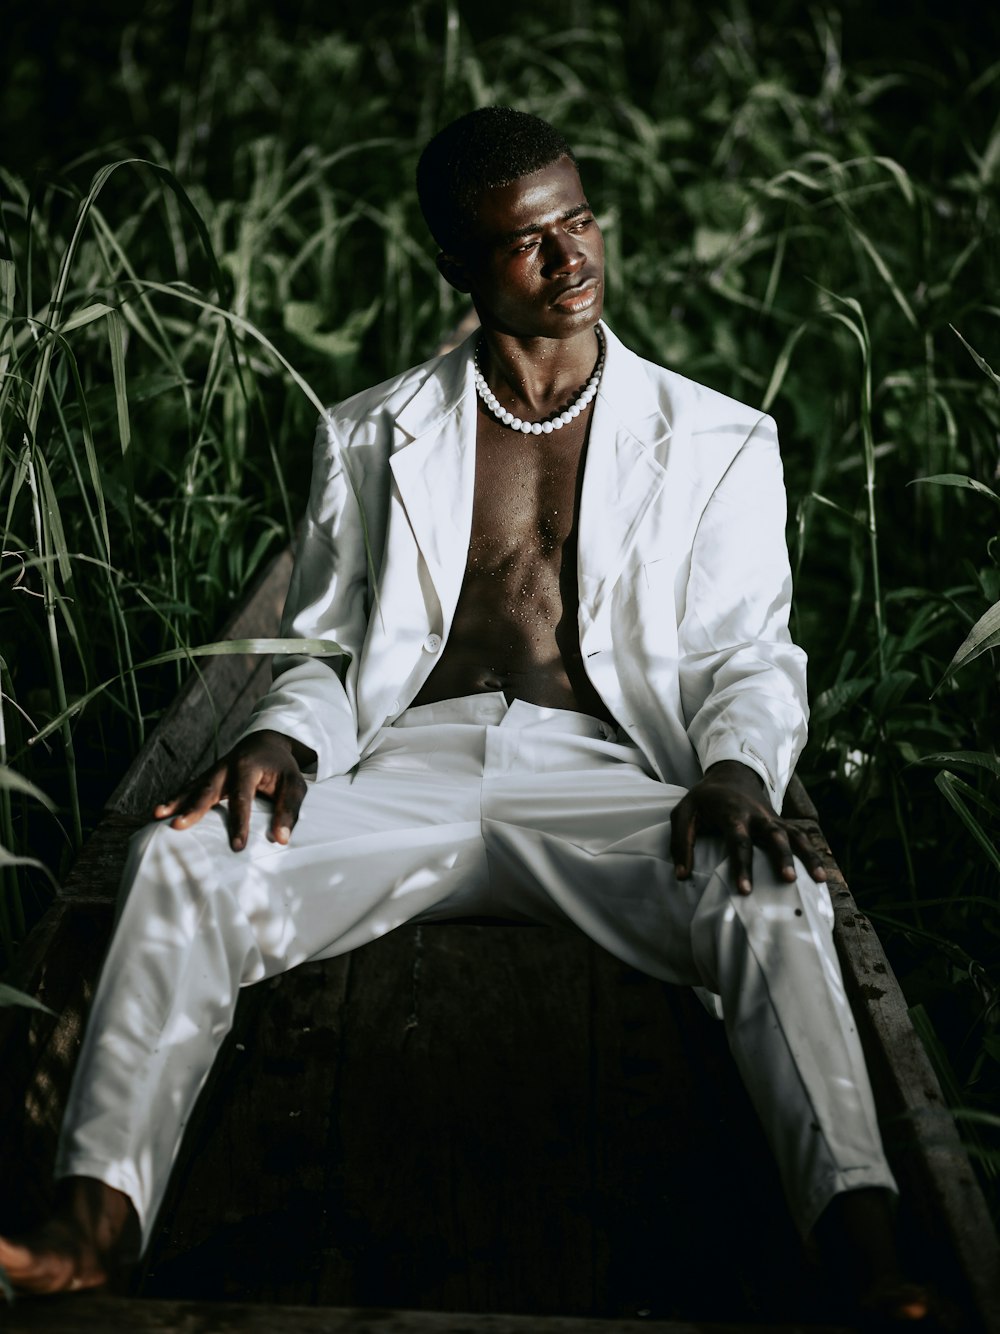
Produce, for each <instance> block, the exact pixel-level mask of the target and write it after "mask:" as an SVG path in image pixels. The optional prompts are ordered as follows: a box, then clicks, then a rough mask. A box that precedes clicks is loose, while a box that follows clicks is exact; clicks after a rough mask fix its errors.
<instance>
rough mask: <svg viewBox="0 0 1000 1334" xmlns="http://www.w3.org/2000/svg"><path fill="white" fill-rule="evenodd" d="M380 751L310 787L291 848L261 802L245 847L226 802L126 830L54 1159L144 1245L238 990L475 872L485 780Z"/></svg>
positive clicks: (479, 874)
mask: <svg viewBox="0 0 1000 1334" xmlns="http://www.w3.org/2000/svg"><path fill="white" fill-rule="evenodd" d="M467 749H468V747H467ZM471 750H472V753H471V754H470V755H469V756H468V757H467V763H466V767H467V768H469V770H470V771H471V772H472V773H473V774H474V773H475V770H476V767H477V761H476V757H475V754H474V751H475V746H474V744H473V745H472V747H471ZM394 760H395V765H394V764H393V761H394ZM381 763H382V771H381V772H380V774H379V778H378V779H377V780H375V779H373V778H372V777H371V776H365V775H357V776H355V778H354V779H353V780H352V779H351V778H342V779H331V780H329V781H328V782H326V783H323V784H314V785H313V786H312V788H311V790H310V792H309V793H308V795H307V797H306V801H305V803H304V805H303V810H302V816H301V818H300V821H299V824H298V825H297V826H296V829H295V831H294V834H293V838H292V841H291V843H290V844H289V846H288V847H281V846H280V845H277V844H272V843H270V842H268V840H267V838H266V833H265V831H266V829H267V824H268V820H269V816H270V809H269V807H268V806H266V805H264V804H257V805H255V809H254V813H253V819H252V824H251V837H250V841H249V843H248V846H247V848H246V850H245V851H243V852H241V853H233V852H232V851H231V850H230V848H229V846H228V841H227V837H226V832H225V825H224V816H223V813H222V812H221V811H215V812H212V813H211V814H210V815H208V816H207V817H206V818H205V819H204V820H202V821H201V822H200V823H199V824H198V825H196V826H194V827H193V828H191V829H189V830H186V831H183V832H179V831H176V830H173V829H171V828H170V827H169V826H168V825H165V824H161V825H154V826H151V827H149V828H148V829H146V830H144V831H142V832H141V833H140V834H139V835H138V836H137V837H136V839H135V840H134V841H133V845H132V849H131V854H130V858H129V865H128V867H127V870H126V876H125V882H124V885H123V897H122V900H121V909H120V914H119V919H118V922H117V926H116V930H115V933H114V936H113V939H112V942H111V945H110V948H109V952H108V956H107V959H106V961H105V965H104V968H103V972H102V976H101V981H100V985H99V987H98V990H97V993H96V996H95V999H94V1003H93V1006H92V1009H91V1015H90V1018H89V1021H88V1025H87V1030H86V1034H85V1038H84V1043H83V1047H82V1050H81V1053H80V1057H79V1060H78V1063H77V1069H76V1073H75V1076H74V1080H73V1084H72V1087H71V1091H70V1096H69V1101H68V1105H67V1110H66V1116H65V1118H64V1123H63V1132H62V1136H61V1140H60V1146H59V1151H58V1155H57V1164H56V1172H57V1175H58V1176H71V1175H72V1176H90V1177H95V1178H97V1179H98V1180H101V1181H104V1182H106V1183H107V1184H108V1185H111V1186H113V1187H115V1188H116V1189H118V1190H121V1191H123V1192H124V1193H125V1194H126V1195H128V1196H129V1198H130V1200H131V1201H132V1203H133V1204H134V1206H135V1208H136V1211H137V1213H138V1215H139V1220H140V1225H141V1229H142V1244H143V1247H145V1245H146V1243H147V1242H148V1239H149V1234H150V1228H151V1225H152V1222H153V1219H154V1218H155V1215H156V1211H157V1208H158V1207H159V1204H160V1202H161V1200H162V1196H163V1191H164V1189H165V1187H166V1183H167V1179H168V1177H169V1172H170V1167H171V1164H172V1162H173V1159H174V1157H175V1154H176V1151H177V1148H178V1146H179V1143H180V1139H181V1136H182V1133H183V1130H184V1126H185V1124H186V1122H187V1120H188V1118H189V1116H190V1114H191V1111H192V1109H193V1106H194V1103H195V1100H196V1098H197V1095H198V1092H199V1090H200V1089H201V1087H202V1085H203V1083H204V1080H205V1078H206V1076H207V1074H208V1071H209V1069H210V1067H211V1065H212V1062H213V1061H214V1059H215V1056H216V1054H217V1052H218V1049H219V1047H220V1045H221V1043H222V1041H223V1039H224V1037H225V1035H226V1033H227V1032H228V1031H229V1029H230V1027H231V1025H232V1019H233V1013H234V1011H235V1007H236V1001H237V997H238V992H239V988H240V987H241V986H242V985H245V984H248V983H252V982H256V981H259V980H260V979H262V978H264V977H267V976H270V975H272V974H274V973H278V972H281V971H283V970H285V969H288V968H291V967H294V966H295V965H296V964H298V963H301V962H304V961H305V960H308V959H311V958H319V957H325V956H330V955H333V954H339V953H343V952H344V951H346V950H349V949H351V948H354V947H355V946H356V945H359V944H363V943H364V942H366V941H370V940H373V939H375V938H377V937H378V936H379V935H381V934H384V933H385V932H387V931H390V930H392V929H393V928H394V927H396V926H398V925H400V924H401V923H403V922H405V921H407V920H409V919H410V918H412V917H414V916H416V915H419V914H420V913H421V912H422V911H424V910H426V909H428V908H430V907H432V906H433V905H434V904H435V903H437V902H439V901H440V900H441V899H444V898H448V897H449V896H453V895H455V894H456V893H465V894H466V895H469V894H471V893H473V892H474V891H475V889H476V887H477V886H481V885H482V884H483V883H484V879H485V858H484V854H483V849H482V837H481V829H480V821H479V792H478V784H477V783H475V782H473V783H471V784H470V783H468V782H467V781H465V779H464V777H462V778H461V781H458V780H456V779H455V778H454V777H448V776H442V775H441V774H440V773H438V772H435V771H434V769H433V768H432V767H429V766H428V765H427V763H426V762H423V761H421V759H420V757H419V756H418V755H414V754H413V753H412V747H411V753H410V755H409V757H408V758H407V757H406V756H393V755H392V754H390V755H388V756H387V757H383V759H382V761H381ZM407 764H409V765H410V769H411V770H413V769H414V766H415V772H411V771H408V770H407V767H406V766H407ZM458 767H459V768H461V767H462V766H461V764H460V765H459V766H458ZM479 768H480V770H481V764H480V765H479ZM418 777H419V781H415V779H417V778H418Z"/></svg>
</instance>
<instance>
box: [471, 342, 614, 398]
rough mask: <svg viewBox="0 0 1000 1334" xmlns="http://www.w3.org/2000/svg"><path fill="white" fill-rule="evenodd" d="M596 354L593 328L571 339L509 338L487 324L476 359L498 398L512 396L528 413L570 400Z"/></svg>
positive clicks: (590, 367)
mask: <svg viewBox="0 0 1000 1334" xmlns="http://www.w3.org/2000/svg"><path fill="white" fill-rule="evenodd" d="M599 353H600V344H599V342H598V338H597V334H596V333H595V331H594V330H593V329H586V330H584V331H583V332H582V333H580V334H578V335H576V336H575V337H573V338H563V339H560V338H527V339H525V338H515V337H512V336H511V335H509V334H503V333H497V332H496V331H495V330H492V329H487V330H484V331H483V333H482V342H481V343H480V352H479V364H480V367H481V369H482V372H483V374H484V375H485V377H486V380H487V382H488V384H489V386H490V388H491V389H492V390H493V392H494V393H495V394H496V395H497V397H498V398H499V399H500V400H501V402H503V401H505V400H506V399H508V398H510V397H511V396H513V399H514V400H516V402H517V403H518V404H519V405H520V406H523V407H524V408H525V409H526V410H527V412H528V414H529V415H530V416H531V417H532V418H541V417H544V416H546V415H548V414H549V413H551V412H554V411H555V410H556V409H557V408H558V407H560V406H562V405H563V404H565V402H566V401H567V400H568V399H572V398H573V397H575V395H576V394H577V393H578V392H579V389H580V386H581V385H583V384H584V383H585V382H586V381H587V380H588V379H589V377H590V375H591V374H592V372H593V370H594V367H595V365H596V364H597V358H598V355H599Z"/></svg>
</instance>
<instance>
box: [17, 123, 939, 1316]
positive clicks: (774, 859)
mask: <svg viewBox="0 0 1000 1334" xmlns="http://www.w3.org/2000/svg"><path fill="white" fill-rule="evenodd" d="M418 190H419V193H420V199H421V205H422V208H423V210H424V213H425V216H426V218H427V221H428V223H429V225H430V228H431V230H432V232H433V234H434V236H435V239H436V240H437V242H438V244H439V246H440V248H441V254H440V256H439V260H438V263H439V267H440V270H441V272H442V274H443V275H444V276H445V278H447V280H448V281H449V282H450V283H452V284H453V286H455V287H456V288H457V289H458V290H460V291H462V292H466V293H468V294H469V295H470V297H471V299H472V301H473V302H474V304H475V307H476V310H477V312H478V315H479V319H480V322H481V326H482V332H481V334H480V335H478V336H474V337H473V338H472V339H470V340H469V341H468V342H467V343H466V344H464V345H463V346H462V347H460V348H458V349H456V350H455V351H454V352H452V353H450V354H448V355H447V356H445V357H444V358H438V359H435V360H434V361H432V362H429V363H427V364H426V365H423V366H419V367H416V368H415V369H412V370H410V371H407V372H405V373H404V374H402V375H400V376H398V377H396V378H395V379H394V380H391V381H389V382H387V383H386V384H383V385H380V386H378V387H377V388H375V389H372V390H369V391H367V392H365V393H363V394H360V395H358V396H356V397H355V398H353V399H351V400H349V401H348V402H347V403H344V404H342V405H340V406H339V407H338V408H335V409H334V410H332V411H331V412H330V414H329V415H328V416H327V417H326V418H325V419H324V420H323V421H322V422H321V424H320V429H319V433H318V436H317V445H316V452H315V459H314V477H313V487H312V492H311V497H310V502H309V511H308V518H307V526H306V530H305V534H304V536H303V539H302V544H301V549H300V552H299V556H298V560H297V564H296V570H295V575H294V578H293V583H292V587H291V590H290V593H289V599H288V606H287V609H286V623H285V633H288V634H292V635H301V636H308V637H314V638H315V637H319V638H325V639H330V640H335V641H336V642H337V643H338V645H340V647H341V649H342V652H341V653H340V654H339V655H336V656H332V657H329V658H323V659H320V658H295V659H290V660H288V661H287V662H286V663H284V664H283V665H282V670H281V671H280V674H279V675H278V676H277V679H276V681H275V683H274V686H273V687H272V689H271V692H270V693H269V694H268V695H267V696H266V697H265V699H264V701H263V702H262V704H261V706H260V707H259V709H258V711H257V713H256V715H255V717H254V719H253V720H252V722H251V724H250V727H249V728H248V730H247V732H246V734H245V735H244V737H243V739H242V740H241V741H240V742H239V743H238V745H237V746H236V747H235V748H234V749H233V750H232V751H231V752H230V753H229V755H228V756H226V757H224V759H223V760H222V761H221V762H220V764H219V765H218V766H217V767H216V768H215V769H214V770H213V771H211V772H210V773H208V774H206V775H203V776H202V778H201V779H199V780H197V781H195V782H194V783H193V784H192V786H191V787H190V789H189V790H188V791H186V792H185V793H183V794H182V795H181V796H179V797H178V798H176V799H174V800H172V801H169V802H167V803H165V804H164V805H162V806H160V807H158V808H157V811H156V815H157V816H158V817H159V818H160V823H159V824H158V825H154V826H151V827H150V829H149V830H147V831H145V832H144V833H143V834H142V835H140V836H139V837H138V838H137V840H136V842H135V844H134V846H133V851H132V856H131V861H130V865H129V867H128V869H127V872H126V879H125V883H126V890H125V893H124V897H123V906H122V909H121V914H120V920H119V923H118V927H117V931H116V935H115V939H114V941H113V943H112V946H111V950H110V954H109V960H108V963H107V966H106V969H105V974H104V979H103V981H102V984H101V987H100V989H99V991H98V994H97V996H96V998H95V1002H94V1007H93V1012H92V1015H91V1020H90V1026H89V1030H88V1036H87V1039H86V1042H85V1045H84V1050H83V1052H82V1054H81V1059H80V1063H79V1067H78V1071H77V1076H76V1079H75V1082H74V1087H73V1091H72V1093H71V1097H70V1102H69V1107H68V1110H67V1116H66V1123H65V1127H64V1132H63V1138H62V1143H61V1148H60V1155H59V1163H58V1171H59V1174H60V1175H61V1176H62V1177H63V1178H64V1180H63V1182H62V1186H61V1204H60V1208H59V1212H58V1214H57V1216H56V1217H55V1218H54V1219H53V1220H52V1221H51V1222H50V1223H48V1224H47V1225H46V1226H45V1227H44V1228H43V1229H41V1230H40V1232H39V1233H37V1234H36V1235H35V1236H34V1237H32V1238H28V1239H27V1240H26V1241H25V1242H22V1243H20V1244H17V1245H15V1244H13V1243H0V1263H2V1264H4V1265H5V1266H6V1268H7V1270H8V1272H9V1274H10V1276H11V1278H12V1280H13V1281H14V1282H15V1283H17V1284H19V1285H20V1286H22V1287H24V1288H28V1289H32V1290H36V1291H52V1290H56V1289H60V1288H79V1287H87V1286H94V1285H96V1284H98V1283H100V1282H102V1281H103V1280H104V1278H105V1276H106V1273H107V1271H108V1268H109V1266H110V1265H111V1263H112V1262H113V1261H114V1260H115V1259H116V1258H117V1257H119V1256H120V1255H121V1254H122V1253H123V1252H124V1251H125V1250H126V1249H127V1248H128V1246H129V1245H130V1244H133V1245H134V1242H135V1239H136V1238H137V1237H141V1239H142V1241H145V1239H146V1238H147V1237H148V1235H149V1231H150V1228H151V1226H152V1223H153V1220H154V1217H155V1214H156V1209H157V1207H158V1204H159V1202H160V1199H161V1198H162V1193H163V1190H164V1187H165V1185H166V1180H167V1176H168V1173H169V1169H170V1164H171V1162H172V1159H173V1156H174V1153H175V1152H176V1148H177V1145H178V1142H179V1139H180V1136H181V1133H182V1131H183V1127H184V1124H185V1121H186V1118H187V1116H188V1114H189V1112H190V1109H191V1107H192V1105H193V1102H194V1099H195V1097H196V1095H197V1093H198V1090H199V1088H200V1087H201V1084H202V1082H203V1080H204V1078H205V1075H206V1073H207V1071H208V1069H209V1067H210V1065H211V1063H212V1060H213V1059H214V1056H215V1053H216V1051H217V1050H218V1047H219V1044H220V1043H221V1041H222V1039H223V1037H224V1035H225V1033H226V1032H227V1031H228V1028H229V1026H230V1023H231V1019H232V1014H233V1010H234V1008H235V1003H236V997H237V993H238V989H239V987H240V986H241V985H245V984H247V983H250V982H253V981H257V980H259V979H261V978H263V977H266V976H269V975H272V974H274V973H276V972H280V971H282V970H284V969H287V968H290V967H293V966H294V965H295V964H297V963H300V962H303V961H305V960H307V959H315V958H322V957H329V956H331V955H334V954H337V953H341V952H343V951H345V950H348V949H351V948H353V947H354V946H356V945H358V944H361V943H363V942H365V941H368V940H371V939H373V938H375V937H377V936H378V935H380V934H382V933H384V932H385V931H388V930H391V929H392V928H393V927H395V926H398V925H400V924H401V923H402V922H405V921H412V920H434V919H436V918H442V917H446V916H449V915H468V914H470V913H484V914H489V915H498V914H501V915H505V916H508V917H515V918H516V917H525V918H529V919H532V920H543V921H549V922H556V923H562V924H566V923H575V924H576V925H577V926H579V927H580V928H582V929H583V930H584V931H586V932H587V933H588V934H589V935H590V936H592V937H593V938H594V939H595V940H597V941H598V942H600V943H601V944H602V945H604V946H605V947H606V948H608V949H609V950H611V951H612V952H613V953H615V954H617V955H618V956H619V957H620V958H622V959H625V960H626V961H627V962H629V963H632V964H634V965H636V966H638V967H640V968H642V969H644V970H646V971H647V972H649V973H652V974H653V975H655V976H658V977H662V978H665V979H668V980H671V981H674V982H680V983H686V984H690V985H696V986H700V987H703V988H707V989H708V990H710V991H711V992H713V993H715V994H716V995H717V996H719V997H721V1005H722V1009H723V1012H724V1016H725V1019H726V1023H727V1028H728V1032H729V1038H730V1043H731V1046H732V1048H733V1051H734V1055H735V1058H736V1060H737V1062H738V1064H739V1067H740V1070H741V1073H742V1075H743V1077H744V1080H745V1082H746V1083H747V1086H748V1089H749V1091H750V1094H751V1096H752V1098H753V1100H754V1102H755V1105H756V1107H757V1109H758V1111H759V1113H760V1115H761V1118H762V1120H763V1123H764V1127H765V1130H766V1132H767V1134H768V1136H769V1138H770V1141H771V1143H772V1145H773V1147H774V1151H775V1153H776V1155H777V1158H778V1163H779V1168H780V1170H781V1173H782V1178H783V1181H784V1184H785V1188H786V1192H787V1194H788V1198H789V1203H790V1206H791V1208H792V1211H793V1213H794V1215H795V1217H796V1220H797V1222H798V1224H799V1226H800V1228H801V1230H802V1232H803V1234H804V1235H810V1234H813V1233H815V1234H816V1235H817V1236H818V1237H819V1238H820V1240H821V1242H824V1243H825V1244H826V1245H827V1247H828V1248H829V1249H831V1250H833V1249H836V1248H838V1247H839V1252H838V1253H841V1254H843V1255H844V1256H845V1257H846V1259H847V1260H848V1261H849V1263H850V1265H851V1267H852V1269H853V1272H854V1275H855V1284H856V1287H857V1290H858V1293H859V1296H860V1298H861V1299H862V1300H863V1301H867V1302H869V1303H870V1304H878V1305H880V1307H881V1309H882V1310H883V1311H884V1312H885V1313H887V1315H888V1317H889V1318H899V1319H903V1318H921V1317H922V1316H923V1315H925V1314H926V1304H925V1303H924V1302H923V1298H922V1296H921V1294H920V1293H919V1292H913V1291H910V1290H908V1289H904V1288H902V1287H900V1286H899V1282H898V1273H897V1272H896V1262H895V1251H894V1247H893V1241H892V1229H891V1221H890V1218H891V1216H890V1211H889V1202H890V1200H891V1199H892V1195H893V1192H894V1189H895V1187H894V1183H893V1180H892V1176H891V1174H890V1172H889V1170H888V1168H887V1166H886V1163H885V1160H884V1157H883V1154H882V1148H881V1144H880V1141H879V1137H878V1130H877V1126H876V1123H875V1114H874V1108H873V1105H872V1099H871V1093H870V1089H869V1086H868V1080H867V1075H866V1073H865V1070H864V1064H863V1060H862V1056H861V1052H860V1047H859V1045H858V1041H857V1037H856V1034H855V1031H854V1026H853V1021H852V1018H851V1015H850V1011H849V1009H848V1007H847V1005H846V1001H845V999H844V996H843V990H842V986H841V982H840V977H839V971H838V967H837V962H836V956H835V953H834V951H833V946H832V941H831V935H830V925H831V920H832V914H831V909H830V904H829V898H828V895H827V893H826V890H825V888H824V886H823V884H822V882H823V880H824V872H823V869H822V866H821V864H820V861H819V858H818V856H817V854H816V853H815V851H814V850H813V849H812V848H811V847H810V846H809V844H808V843H807V842H806V840H805V839H803V838H802V837H801V835H800V834H798V833H797V832H796V831H795V830H793V829H792V828H791V827H789V826H787V825H785V824H784V823H783V822H782V821H781V820H780V818H779V817H778V816H777V814H776V811H777V810H780V806H781V799H782V794H783V792H784V788H785V785H786V783H787V781H788V778H789V776H790V774H791V771H792V766H793V764H794V762H795V759H796V756H797V754H798V752H799V750H800V748H801V745H802V743H803V741H804V736H805V714H806V705H805V686H804V656H803V654H802V653H801V651H800V650H798V649H797V648H796V647H795V646H793V645H792V644H791V642H790V640H789V636H788V630H787V617H788V604H789V597H790V575H789V570H788V562H787V556H786V552H785V547H784V531H783V530H784V516H785V510H784V495H783V491H782V486H781V476H780V463H779V460H778V453H777V443H776V439H775V430H774V425H773V422H772V421H771V420H770V419H769V418H768V417H766V416H764V415H763V414H761V413H760V412H759V411H757V410H755V409H752V408H749V407H746V406H744V405H742V404H739V403H736V402H734V401H732V400H730V399H727V398H724V397H723V396H721V395H719V394H717V393H715V392H713V391H712V390H709V389H706V388H704V387H702V386H699V385H696V384H693V383H692V382H691V381H688V380H685V379H683V377H680V376H678V375H675V374H673V373H671V372H668V371H665V370H663V369H661V368H659V367H656V366H653V365H651V364H650V363H647V362H643V361H641V360H640V359H639V358H638V357H636V356H634V355H633V354H632V353H630V352H629V351H628V350H627V349H626V348H624V347H623V346H622V345H621V344H620V343H619V342H618V341H617V339H615V337H614V335H613V334H612V333H611V331H610V330H609V329H607V327H606V326H604V325H602V324H601V323H600V319H601V314H602V308H603V297H604V263H603V259H604V255H603V242H602V238H601V232H600V228H599V226H598V224H597V222H596V220H595V217H594V214H593V211H592V210H591V208H590V205H589V204H588V202H587V199H586V197H585V195H584V192H583V187H582V185H581V182H580V178H579V174H578V171H577V165H576V162H575V159H574V157H573V155H572V152H571V151H570V149H569V146H568V145H567V144H566V143H565V141H564V140H563V139H562V137H561V136H560V135H559V134H558V133H557V132H556V131H555V130H554V129H553V128H552V127H551V126H549V125H547V124H545V123H544V122H542V121H539V120H537V119H536V118H534V117H531V116H526V115H524V114H523V113H520V112H516V111H512V110H510V109H508V108H487V109H485V110H482V111H479V112H474V113H472V114H471V115H469V116H466V117H463V118H462V119H461V120H459V121H457V122H455V123H454V124H452V125H451V126H449V127H447V128H446V129H445V130H444V131H442V132H441V134H439V135H438V136H437V137H436V138H435V139H434V140H432V142H431V143H430V144H429V145H428V147H427V149H426V150H425V152H424V155H423V157H422V159H421V163H420V167H419V170H418ZM310 771H312V772H313V773H314V777H313V779H312V781H311V783H307V781H306V778H305V776H304V774H305V773H309V772H310ZM259 797H265V798H268V799H270V806H269V807H268V806H265V805H262V804H256V805H255V801H254V799H255V798H259ZM223 801H225V802H227V803H228V808H227V809H226V810H223V809H222V808H221V807H220V803H221V802H223ZM178 831H183V832H178ZM887 1292H888V1293H889V1295H888V1296H886V1293H887Z"/></svg>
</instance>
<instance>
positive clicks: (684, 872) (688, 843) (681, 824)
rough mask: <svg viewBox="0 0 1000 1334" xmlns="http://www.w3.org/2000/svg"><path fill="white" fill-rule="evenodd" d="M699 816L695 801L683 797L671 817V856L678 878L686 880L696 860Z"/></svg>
mask: <svg viewBox="0 0 1000 1334" xmlns="http://www.w3.org/2000/svg"><path fill="white" fill-rule="evenodd" d="M696 824H697V816H696V815H695V811H694V803H693V802H690V801H688V799H687V797H684V798H682V799H681V800H680V801H679V802H678V803H677V805H676V806H675V807H674V810H673V814H672V815H671V817H670V856H671V858H672V860H673V863H674V874H675V875H676V877H677V879H678V880H686V879H687V878H688V876H689V875H690V874H691V865H692V862H693V861H694V841H695V837H696V834H697V828H696Z"/></svg>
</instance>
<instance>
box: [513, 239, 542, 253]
mask: <svg viewBox="0 0 1000 1334" xmlns="http://www.w3.org/2000/svg"><path fill="white" fill-rule="evenodd" d="M537 244H538V242H537V241H525V243H524V245H519V246H515V247H514V254H515V255H526V254H527V253H528V251H529V250H534V248H535V246H536V245H537Z"/></svg>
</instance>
